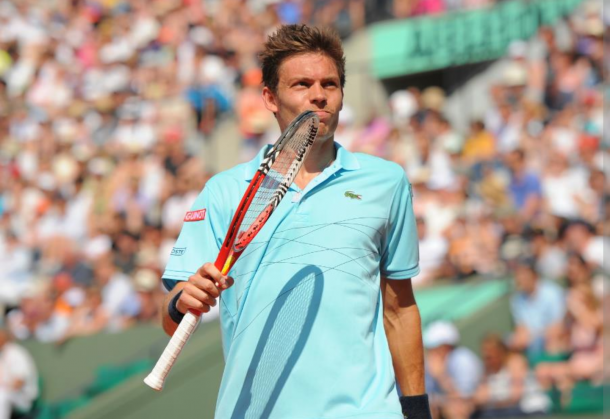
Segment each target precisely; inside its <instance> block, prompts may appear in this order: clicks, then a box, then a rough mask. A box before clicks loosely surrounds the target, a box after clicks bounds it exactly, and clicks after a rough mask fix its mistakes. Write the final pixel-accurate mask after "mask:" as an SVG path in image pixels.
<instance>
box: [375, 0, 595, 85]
mask: <svg viewBox="0 0 610 419" xmlns="http://www.w3.org/2000/svg"><path fill="white" fill-rule="evenodd" d="M582 1H583V0H505V1H502V2H500V3H498V4H497V5H496V6H494V7H493V8H487V9H479V10H471V11H464V12H457V13H451V14H447V15H442V16H430V17H420V18H412V19H405V20H399V21H392V22H387V23H380V24H377V25H374V26H373V27H371V40H372V52H373V74H374V75H375V76H377V77H379V78H389V77H397V76H403V75H407V74H413V73H421V72H425V71H430V70H435V69H439V68H445V67H451V66H457V65H462V64H468V63H475V62H480V61H486V60H492V59H495V58H499V57H501V56H502V55H504V54H505V53H506V49H507V47H508V45H509V44H510V43H511V42H512V41H514V40H517V39H527V38H530V37H531V36H532V35H534V34H535V33H536V31H537V30H538V28H539V27H540V26H542V25H550V24H553V23H555V22H556V21H557V20H558V19H559V18H561V17H562V16H565V15H567V14H569V13H571V12H572V11H573V10H574V9H575V8H576V7H577V6H578V5H579V4H580V3H582Z"/></svg>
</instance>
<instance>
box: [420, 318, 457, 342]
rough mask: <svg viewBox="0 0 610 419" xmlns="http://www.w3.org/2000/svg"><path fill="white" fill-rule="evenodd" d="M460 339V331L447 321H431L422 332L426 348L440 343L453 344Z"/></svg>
mask: <svg viewBox="0 0 610 419" xmlns="http://www.w3.org/2000/svg"><path fill="white" fill-rule="evenodd" d="M459 341H460V332H458V330H457V328H456V327H455V326H454V325H453V324H452V323H449V322H444V321H437V322H434V323H432V324H431V325H430V326H428V328H427V329H426V332H425V333H424V346H425V347H426V348H428V349H431V348H437V347H439V346H441V345H452V346H455V345H457V344H458V342H459Z"/></svg>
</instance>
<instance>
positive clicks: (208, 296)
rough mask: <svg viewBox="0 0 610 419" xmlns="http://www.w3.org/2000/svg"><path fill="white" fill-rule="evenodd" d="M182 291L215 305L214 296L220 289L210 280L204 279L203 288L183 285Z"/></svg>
mask: <svg viewBox="0 0 610 419" xmlns="http://www.w3.org/2000/svg"><path fill="white" fill-rule="evenodd" d="M183 293H186V294H188V295H190V296H192V297H194V298H196V299H197V300H199V301H202V302H204V303H207V304H209V305H216V298H218V296H219V295H220V291H219V290H218V288H216V285H214V284H213V283H212V282H210V281H206V282H205V283H204V284H203V289H201V288H198V287H195V286H192V285H187V286H185V287H184V291H183Z"/></svg>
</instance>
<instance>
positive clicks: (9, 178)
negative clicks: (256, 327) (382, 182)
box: [0, 0, 610, 419]
mask: <svg viewBox="0 0 610 419" xmlns="http://www.w3.org/2000/svg"><path fill="white" fill-rule="evenodd" d="M298 22H302V23H309V24H314V25H330V26H333V27H334V28H336V30H337V31H338V33H339V34H340V36H341V37H342V39H343V40H344V46H345V51H346V55H347V86H346V90H345V107H344V110H343V112H342V114H341V120H340V125H339V128H338V129H337V133H336V140H337V141H338V142H340V143H341V144H342V145H343V146H345V147H347V148H348V149H349V150H352V151H358V152H365V153H370V154H375V155H378V156H381V157H384V158H386V159H389V160H393V161H395V162H397V163H398V164H400V165H402V166H403V167H404V168H405V171H406V173H407V175H408V177H409V179H410V181H411V182H412V184H413V191H414V210H415V214H416V217H417V225H418V233H419V238H420V258H421V261H420V262H421V274H420V275H418V276H417V277H416V278H414V279H413V281H414V284H415V287H416V297H417V301H418V305H419V307H420V310H421V313H422V318H423V323H424V329H425V333H424V343H425V346H426V357H427V376H428V378H427V386H428V392H429V394H430V395H431V402H432V406H433V410H434V416H435V419H437V418H446V419H450V418H451V419H464V418H470V417H473V418H475V417H480V418H491V417H520V416H526V415H530V416H531V415H535V416H547V417H551V418H556V417H559V416H565V415H571V416H572V417H578V418H580V417H601V412H602V408H603V398H602V395H603V392H604V389H607V385H605V383H607V382H608V375H607V370H604V368H603V360H604V357H603V346H602V341H603V337H604V334H603V323H602V314H603V313H602V308H603V302H604V299H605V298H606V299H607V297H605V295H604V292H603V289H604V283H607V280H608V269H607V268H608V266H607V265H604V260H603V248H604V247H605V244H606V243H607V239H606V238H605V237H604V236H605V233H607V232H608V220H607V218H606V217H605V216H604V215H605V214H606V212H607V210H608V208H609V203H610V200H609V194H608V183H607V176H608V172H609V170H608V166H607V165H605V166H604V165H603V164H602V162H603V160H605V159H607V158H608V155H607V154H608V152H607V150H608V145H609V138H608V136H607V135H604V134H605V133H604V132H603V130H602V128H603V120H604V107H603V104H604V99H605V97H606V96H607V94H608V90H607V87H605V86H604V85H603V80H604V78H605V76H607V72H608V66H609V64H610V62H609V61H610V60H609V57H610V55H608V54H607V53H606V54H604V52H605V51H604V48H605V46H604V43H603V39H604V35H605V34H608V29H607V23H608V22H610V14H609V13H608V11H607V10H606V13H604V11H603V10H602V3H601V1H595V0H380V1H375V0H284V1H282V0H225V1H221V0H147V1H144V0H132V1H121V0H38V1H28V0H19V1H6V0H0V172H1V176H0V249H1V251H0V272H1V274H0V308H1V310H0V318H1V321H0V325H1V326H0V354H2V355H1V356H0V410H1V411H0V417H2V418H4V417H5V416H2V415H5V414H8V413H7V412H9V411H11V412H12V413H11V415H12V417H13V418H63V417H69V418H165V417H186V416H190V417H200V418H212V417H213V412H214V403H215V398H216V393H217V389H218V384H219V380H220V376H221V373H222V368H223V360H222V352H221V343H220V335H219V331H218V324H217V319H216V315H214V314H213V313H212V314H210V315H207V316H205V321H206V323H204V324H203V325H202V327H200V328H199V330H198V332H197V333H196V335H195V336H194V337H193V339H192V340H191V342H190V343H189V345H187V348H186V350H185V353H184V354H183V356H182V357H181V358H180V360H179V361H178V364H177V366H176V368H175V369H174V371H173V372H172V375H171V376H170V378H169V380H168V383H167V388H166V389H165V390H164V392H163V393H160V394H157V393H153V392H152V390H150V389H149V388H147V387H146V386H144V384H143V383H142V381H141V380H142V378H143V377H144V375H145V374H146V373H147V372H148V371H149V370H150V368H151V367H152V365H153V363H154V362H155V361H156V359H157V357H158V356H159V354H160V353H161V351H162V349H163V348H164V347H165V344H166V343H167V338H166V337H165V336H164V334H163V332H162V331H161V329H160V327H159V313H158V306H159V302H160V300H161V299H162V298H163V295H164V293H165V291H164V289H163V288H162V286H161V284H160V275H161V273H162V272H163V269H164V266H165V264H166V262H167V259H168V256H169V254H170V251H171V249H172V247H173V243H174V241H175V240H176V237H177V235H178V233H179V231H180V228H181V225H182V219H183V217H184V213H185V212H186V211H188V210H189V209H190V205H191V204H192V202H193V201H194V199H195V197H196V196H197V194H198V193H199V191H200V190H201V189H202V187H203V186H204V185H205V182H206V180H207V179H208V178H209V177H210V176H212V175H213V174H214V173H216V172H218V171H220V170H224V169H227V168H229V167H231V166H232V165H234V164H236V163H239V162H241V161H245V160H247V159H249V158H251V157H252V156H253V155H254V153H255V152H256V151H257V150H258V149H259V147H261V146H262V145H263V144H265V143H268V142H273V141H274V140H275V139H276V138H277V136H278V134H279V132H277V127H276V125H275V122H274V119H273V117H272V115H271V114H270V113H269V112H267V111H266V110H265V108H264V106H263V103H262V101H261V99H260V93H261V72H260V69H259V63H258V61H257V52H258V51H259V50H260V49H261V46H262V43H263V42H264V40H265V37H266V36H267V35H268V34H269V33H271V32H273V30H274V29H275V28H277V27H278V25H280V24H284V23H298ZM321 349H322V348H321ZM337 373H338V374H340V373H341V372H340V371H337ZM320 384H321V385H322V383H320ZM6 417H9V416H6Z"/></svg>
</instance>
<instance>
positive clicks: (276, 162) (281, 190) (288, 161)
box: [236, 118, 317, 247]
mask: <svg viewBox="0 0 610 419" xmlns="http://www.w3.org/2000/svg"><path fill="white" fill-rule="evenodd" d="M316 133H317V124H316V123H315V121H314V120H313V118H311V119H309V120H308V121H305V123H303V124H301V125H300V126H299V127H297V128H296V130H295V132H294V133H293V134H292V135H291V136H290V137H289V138H286V143H285V144H284V145H283V147H282V148H281V149H280V150H279V151H276V153H277V155H276V156H275V159H273V162H272V163H271V166H270V167H269V171H268V173H267V175H266V176H265V178H264V179H263V181H262V183H261V185H260V187H259V188H258V190H257V191H256V194H255V196H254V197H253V199H252V203H251V204H250V207H249V208H248V210H247V212H246V214H245V215H244V218H243V221H242V222H241V225H240V227H239V231H238V233H237V241H238V242H241V243H240V244H239V245H238V244H237V243H236V247H245V245H247V243H248V242H249V239H248V238H247V237H244V234H245V235H246V236H248V235H252V236H254V235H256V233H257V232H258V230H259V229H260V228H261V227H262V226H263V225H264V223H265V222H266V221H267V219H268V218H269V216H270V215H271V212H272V211H273V210H274V209H275V207H276V206H277V205H278V204H279V202H280V200H281V199H282V198H283V196H284V195H285V194H286V192H287V191H288V188H289V187H290V185H291V184H292V182H293V181H294V178H295V177H296V175H297V173H298V172H299V169H300V167H301V164H302V160H303V159H304V155H305V153H306V151H307V149H308V148H309V145H311V143H313V141H314V139H315V136H316Z"/></svg>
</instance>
